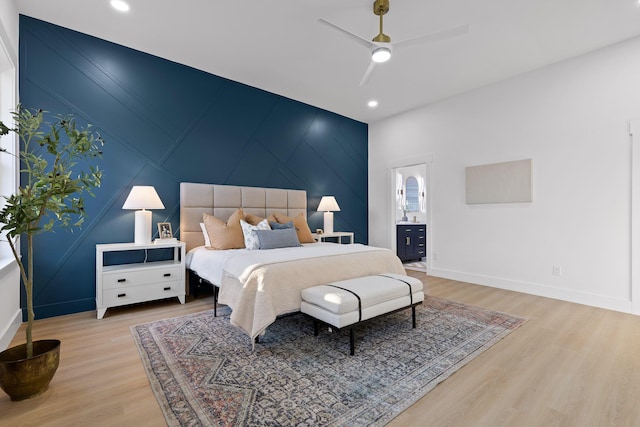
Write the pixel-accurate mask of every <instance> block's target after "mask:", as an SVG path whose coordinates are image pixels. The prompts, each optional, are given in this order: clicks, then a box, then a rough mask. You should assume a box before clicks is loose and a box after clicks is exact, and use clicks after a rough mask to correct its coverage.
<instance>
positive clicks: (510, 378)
mask: <svg viewBox="0 0 640 427" xmlns="http://www.w3.org/2000/svg"><path fill="white" fill-rule="evenodd" d="M408 274H410V275H412V276H415V277H419V278H421V279H423V281H424V282H425V283H426V284H427V285H428V287H429V290H430V293H431V294H432V295H435V296H439V297H443V298H449V299H452V300H456V301H461V302H464V303H467V304H474V305H478V306H482V307H487V308H491V309H494V310H498V311H503V312H507V313H511V314H516V315H520V316H523V317H526V318H528V319H529V321H528V322H527V323H525V324H524V325H523V326H522V327H520V328H519V329H518V330H517V331H515V332H514V333H512V334H511V335H509V336H508V337H506V338H505V339H503V340H502V341H500V342H499V343H497V344H496V345H495V346H493V347H492V348H490V349H489V350H487V351H486V352H484V353H483V354H482V355H480V356H479V357H478V358H476V359H475V360H473V361H472V362H471V363H469V364H468V365H467V366H465V367H463V368H462V369H460V370H459V371H458V372H456V373H455V374H454V375H452V376H451V377H450V378H448V379H447V380H445V381H444V382H443V383H442V384H440V385H438V386H437V387H436V388H435V389H434V390H433V391H431V392H430V393H428V394H427V395H426V396H425V397H423V398H422V399H421V400H420V401H418V402H417V403H416V404H415V405H413V406H412V407H411V408H409V409H408V410H407V411H405V412H403V413H402V414H401V415H400V416H398V417H397V418H396V419H395V420H393V421H392V422H391V423H390V424H389V425H390V426H421V427H422V426H456V427H458V426H474V427H475V426H518V427H520V426H541V427H542V426H544V427H547V426H580V427H583V426H640V317H638V316H632V315H627V314H622V313H616V312H612V311H607V310H602V309H597V308H592V307H586V306H581V305H577V304H571V303H567V302H562V301H556V300H552V299H548V298H542V297H535V296H531V295H525V294H519V293H516V292H509V291H503V290H499V289H493V288H488V287H483V286H477V285H470V284H467V283H461V282H455V281H451V280H445V279H439V278H434V277H427V276H425V275H424V274H423V273H419V272H415V271H409V272H408ZM212 306H213V300H212V298H211V297H207V298H199V299H197V300H194V301H191V302H188V303H187V304H185V305H180V304H179V303H178V302H177V299H176V300H171V301H162V302H156V303H149V304H144V305H141V306H136V307H128V308H120V309H109V310H108V311H107V315H106V316H105V318H104V319H102V320H96V318H95V312H86V313H79V314H74V315H69V316H62V317H57V318H52V319H44V320H40V321H37V322H36V326H35V336H36V339H38V338H58V339H61V340H62V347H61V363H60V368H59V369H58V372H57V373H56V376H55V377H54V379H53V381H52V383H51V386H50V389H49V390H48V391H47V392H46V393H45V394H43V395H42V396H39V397H36V398H34V399H31V400H27V401H23V402H11V401H10V400H9V398H8V397H7V396H6V395H5V394H4V393H2V392H1V391H0V425H1V426H3V427H9V426H38V427H45V426H65V427H66V426H92V427H95V426H136V427H143V426H162V425H165V421H164V417H163V415H162V412H161V410H160V407H159V406H158V403H157V402H156V399H155V397H154V395H153V393H152V392H151V389H150V387H149V383H148V380H147V377H146V375H145V372H144V370H143V367H142V363H141V361H140V357H139V355H138V351H137V349H136V347H135V345H134V343H133V339H132V337H131V333H130V332H129V327H130V326H131V325H136V324H140V323H145V322H149V321H153V320H157V319H162V318H167V317H175V316H180V315H183V314H187V313H192V312H197V311H201V310H206V309H209V308H212ZM22 341H23V329H22V328H21V329H20V331H19V332H18V334H17V335H16V338H15V339H14V344H18V343H21V342H22Z"/></svg>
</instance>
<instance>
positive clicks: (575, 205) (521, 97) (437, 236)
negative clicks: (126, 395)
mask: <svg viewBox="0 0 640 427" xmlns="http://www.w3.org/2000/svg"><path fill="white" fill-rule="evenodd" d="M469 72H473V70H469ZM636 117H640V39H633V40H630V41H627V42H624V43H621V44H618V45H615V46H612V47H609V48H606V49H602V50H599V51H596V52H593V53H590V54H587V55H584V56H581V57H578V58H574V59H571V60H568V61H565V62H562V63H559V64H555V65H553V66H549V67H545V68H543V69H541V70H538V71H535V72H532V73H529V74H526V75H522V76H519V77H516V78H513V79H510V80H507V81H504V82H500V83H497V84H495V85H492V86H489V87H486V88H483V89H480V90H477V91H474V92H470V93H467V94H463V95H461V96H458V97H455V98H451V99H449V100H446V101H443V102H440V103H437V104H434V105H430V106H425V107H422V108H420V109H417V110H414V111H410V112H407V113H405V114H402V115H399V116H396V117H393V118H390V119H387V120H384V121H380V122H377V123H374V124H371V125H370V126H369V212H370V214H369V230H370V231H369V232H370V236H369V243H370V244H372V245H378V246H384V247H389V248H390V247H392V245H391V242H390V234H389V232H388V230H387V229H388V226H389V225H388V224H389V223H390V222H392V221H391V218H387V217H385V216H386V215H388V212H389V209H385V208H384V207H385V206H388V203H391V201H390V200H389V199H390V195H389V194H388V193H389V192H388V191H386V189H387V188H388V184H387V180H388V176H389V175H388V174H389V165H390V164H392V163H393V162H394V161H395V159H398V158H407V156H411V155H416V156H421V157H424V156H425V155H432V156H433V163H432V170H431V183H430V190H431V195H430V201H431V205H430V206H431V218H430V223H429V224H428V226H427V228H428V239H430V242H429V244H430V249H431V253H430V254H428V255H429V258H428V259H429V261H430V266H429V267H430V268H429V274H431V275H434V276H441V277H448V278H452V279H457V280H464V281H468V282H473V283H479V284H485V285H490V286H496V287H501V288H506V289H512V290H517V291H523V292H528V293H533V294H537V295H543V296H549V297H554V298H560V299H564V300H568V301H574V302H579V303H584V304H589V305H594V306H599V307H605V308H610V309H614V310H619V311H626V312H630V311H631V285H630V281H631V275H630V269H631V263H630V247H631V243H630V233H631V227H630V221H631V216H630V209H631V199H630V193H631V165H630V147H631V144H630V137H629V122H630V120H631V119H633V118H636ZM525 158H531V159H533V175H534V178H533V186H534V190H533V191H534V201H533V202H532V203H522V204H498V205H467V204H465V202H464V200H465V199H464V168H465V167H466V166H471V165H478V164H485V163H495V162H502V161H509V160H519V159H525ZM434 254H437V261H436V260H434V258H433V255H434ZM553 266H558V267H561V275H560V276H555V275H553V274H552V268H553Z"/></svg>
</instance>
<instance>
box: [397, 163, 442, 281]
mask: <svg viewBox="0 0 640 427" xmlns="http://www.w3.org/2000/svg"><path fill="white" fill-rule="evenodd" d="M419 165H424V166H425V175H424V177H425V178H424V180H425V183H424V191H425V193H426V194H425V200H424V202H425V210H426V212H425V222H426V224H427V226H426V228H427V229H426V233H427V245H426V248H427V256H426V257H425V262H426V265H427V270H428V269H430V268H431V260H432V257H431V247H432V245H433V241H434V239H433V237H434V230H435V228H434V224H433V219H432V215H431V211H432V200H433V199H432V197H431V194H432V182H431V181H432V177H431V171H432V169H433V154H423V155H413V156H411V157H407V158H403V159H397V160H391V161H389V163H387V185H388V189H387V195H388V196H387V197H388V199H387V200H388V201H387V206H388V207H389V208H388V209H389V210H388V215H389V226H388V227H389V229H388V234H387V236H388V237H389V240H390V242H391V250H393V252H394V253H396V251H397V247H396V169H401V168H406V167H410V166H419Z"/></svg>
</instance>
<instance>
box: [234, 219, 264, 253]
mask: <svg viewBox="0 0 640 427" xmlns="http://www.w3.org/2000/svg"><path fill="white" fill-rule="evenodd" d="M240 226H242V233H243V234H244V246H245V248H247V249H250V250H253V249H260V240H258V236H257V235H256V230H271V227H269V221H267V219H266V218H265V219H263V220H262V221H260V222H259V223H258V225H251V224H249V223H248V222H247V221H245V220H243V219H241V220H240Z"/></svg>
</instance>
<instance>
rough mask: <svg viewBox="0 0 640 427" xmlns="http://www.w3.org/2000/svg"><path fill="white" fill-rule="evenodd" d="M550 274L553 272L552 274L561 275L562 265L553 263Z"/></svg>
mask: <svg viewBox="0 0 640 427" xmlns="http://www.w3.org/2000/svg"><path fill="white" fill-rule="evenodd" d="M551 274H553V275H554V276H562V267H560V266H559V265H554V266H553V267H552V268H551Z"/></svg>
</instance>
